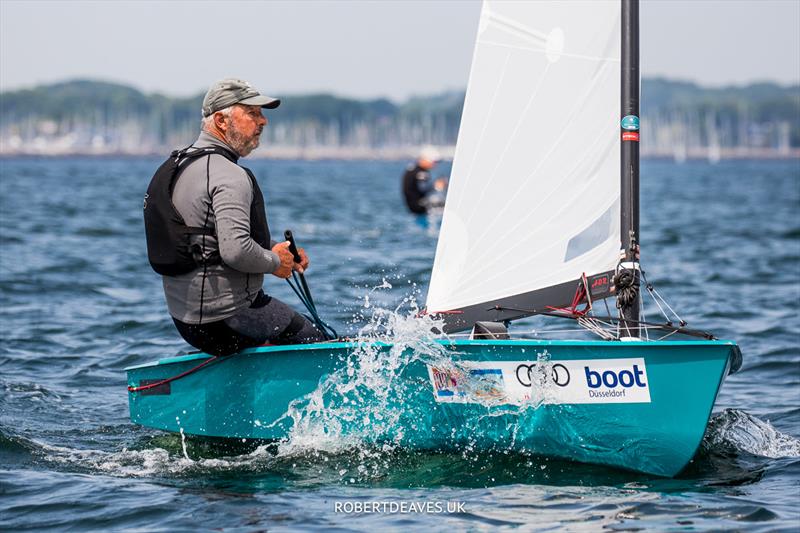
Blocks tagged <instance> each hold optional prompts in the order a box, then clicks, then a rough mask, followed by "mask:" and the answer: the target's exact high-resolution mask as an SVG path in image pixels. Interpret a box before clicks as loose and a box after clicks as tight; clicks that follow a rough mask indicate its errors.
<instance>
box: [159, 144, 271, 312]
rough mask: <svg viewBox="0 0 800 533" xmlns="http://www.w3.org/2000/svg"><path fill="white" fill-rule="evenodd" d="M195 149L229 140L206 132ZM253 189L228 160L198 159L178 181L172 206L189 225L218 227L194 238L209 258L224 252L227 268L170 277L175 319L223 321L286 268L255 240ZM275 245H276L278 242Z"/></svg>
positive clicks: (167, 285) (167, 293)
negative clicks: (210, 233)
mask: <svg viewBox="0 0 800 533" xmlns="http://www.w3.org/2000/svg"><path fill="white" fill-rule="evenodd" d="M194 146H196V147H198V148H205V147H208V146H221V147H223V148H227V149H228V150H231V147H230V146H227V145H226V144H225V143H224V142H223V141H221V140H219V139H217V138H216V137H214V136H212V135H210V134H208V133H205V132H203V133H201V134H200V137H199V138H198V139H197V142H195V143H194ZM252 195H253V186H252V184H251V182H250V177H249V176H248V175H247V173H246V172H245V171H244V169H243V168H241V167H240V166H238V165H236V164H235V163H232V162H231V161H230V160H228V159H227V158H225V157H224V156H221V155H218V154H212V155H210V156H204V157H200V158H198V159H196V160H195V161H193V162H191V163H190V164H189V166H187V167H186V168H185V169H184V170H183V172H182V173H181V174H180V176H179V177H178V181H177V183H176V185H175V189H174V191H173V193H172V203H173V204H174V205H175V208H176V209H177V210H178V213H180V214H181V216H182V217H183V219H184V221H185V222H186V224H187V225H188V226H204V225H205V226H206V227H216V237H214V236H208V235H205V236H204V235H192V236H191V239H192V243H193V244H195V243H197V244H200V246H201V248H202V251H203V252H202V253H203V256H204V257H205V258H208V257H210V256H212V255H215V254H216V253H219V255H220V257H221V258H222V263H221V264H215V265H209V266H207V267H205V268H202V267H201V268H198V269H195V270H194V271H192V272H189V273H188V274H183V275H180V276H164V277H163V280H164V294H165V296H166V299H167V308H168V309H169V313H170V315H172V316H173V317H174V318H176V319H178V320H180V321H181V322H185V323H187V324H199V323H204V324H205V323H208V322H215V321H218V320H223V319H225V318H228V317H230V316H233V315H234V314H236V313H237V312H238V311H239V310H241V309H244V308H246V307H249V306H250V304H251V303H252V301H253V299H254V298H255V296H256V294H258V291H259V290H260V289H261V285H262V283H263V282H264V274H269V273H272V272H274V271H275V269H276V268H278V266H280V259H279V258H278V256H277V255H276V254H275V253H274V252H272V251H270V250H267V249H265V248H262V247H261V246H259V245H258V243H256V242H255V241H254V240H253V239H252V238H251V237H250V203H251V201H252V199H253V196H252ZM273 242H274V241H273Z"/></svg>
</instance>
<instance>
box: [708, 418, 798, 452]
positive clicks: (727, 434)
mask: <svg viewBox="0 0 800 533" xmlns="http://www.w3.org/2000/svg"><path fill="white" fill-rule="evenodd" d="M703 448H704V449H705V450H708V451H711V452H716V453H720V452H722V453H734V454H739V453H741V452H746V453H749V454H752V455H755V456H759V457H767V458H770V459H780V458H784V457H800V440H798V439H796V438H795V437H792V436H791V435H786V434H785V433H781V432H780V431H778V430H777V429H775V428H774V427H773V426H772V424H770V423H769V422H765V421H763V420H760V419H758V418H756V417H754V416H752V415H750V414H748V413H746V412H744V411H740V410H738V409H725V410H724V411H723V412H721V413H718V414H716V415H714V417H713V418H712V419H711V421H710V422H709V424H708V429H707V430H706V434H705V437H704V438H703Z"/></svg>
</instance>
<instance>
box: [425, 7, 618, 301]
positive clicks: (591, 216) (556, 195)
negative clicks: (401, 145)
mask: <svg viewBox="0 0 800 533" xmlns="http://www.w3.org/2000/svg"><path fill="white" fill-rule="evenodd" d="M620 18H621V15H620V5H619V1H618V0H616V1H609V2H606V1H596V0H590V1H563V0H561V1H554V2H548V1H541V0H537V1H535V2H519V1H511V2H502V1H491V2H489V1H487V2H484V5H483V9H482V11H481V17H480V24H479V28H478V37H477V43H476V46H475V52H474V56H473V59H472V69H471V72H470V79H469V85H468V88H467V94H466V100H465V102H464V111H463V115H462V119H461V128H460V130H459V134H458V144H457V146H456V153H455V159H454V161H453V170H452V174H451V178H450V188H449V192H448V197H447V203H446V205H445V211H444V215H443V220H442V228H441V232H440V234H439V243H438V246H437V249H436V259H435V262H434V267H433V272H432V275H431V282H430V287H429V290H428V298H427V308H428V311H429V312H432V313H435V312H440V311H448V310H453V309H458V308H461V307H465V306H469V305H475V304H480V303H484V302H491V301H495V300H497V299H500V298H505V297H509V296H514V295H519V294H523V293H527V292H530V291H535V290H538V289H541V288H545V287H551V286H554V285H557V284H559V283H564V282H567V281H570V280H577V279H579V278H580V277H581V275H582V274H584V273H585V274H587V275H591V274H596V273H600V272H605V271H609V270H613V269H614V267H615V266H616V263H617V257H618V255H619V249H620V235H619V233H620V230H619V226H620V215H619V199H620V144H619V143H620V128H619V121H620V53H621V51H620V50H621V43H620V33H621V28H620Z"/></svg>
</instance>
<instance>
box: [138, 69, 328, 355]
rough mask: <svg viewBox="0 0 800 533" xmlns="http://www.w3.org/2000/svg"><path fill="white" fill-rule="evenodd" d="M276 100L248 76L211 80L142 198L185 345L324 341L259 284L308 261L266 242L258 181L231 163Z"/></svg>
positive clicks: (216, 351) (210, 348)
mask: <svg viewBox="0 0 800 533" xmlns="http://www.w3.org/2000/svg"><path fill="white" fill-rule="evenodd" d="M279 105H280V100H278V99H276V98H271V97H269V96H264V95H262V94H260V93H259V91H257V90H256V89H255V88H254V87H253V86H252V85H251V84H249V83H247V82H246V81H243V80H240V79H235V78H228V79H223V80H220V81H218V82H216V83H214V84H213V85H212V86H211V88H210V89H209V90H208V92H207V93H206V95H205V98H204V99H203V106H202V114H203V122H202V131H201V133H200V136H199V137H198V139H197V141H195V143H194V144H193V145H192V146H190V147H188V148H186V149H184V150H180V151H176V152H173V153H172V155H171V156H170V158H169V159H167V161H165V162H164V164H162V166H161V167H160V168H159V169H158V171H157V172H156V174H155V175H154V176H153V180H152V181H151V183H150V187H149V188H148V191H147V195H146V196H145V209H144V212H145V229H146V233H147V246H148V257H149V259H150V262H151V264H152V266H153V268H154V269H155V270H156V271H157V272H159V273H160V274H162V275H163V285H164V295H165V296H166V300H167V308H168V309H169V313H170V315H171V316H172V319H173V321H174V323H175V326H176V327H177V329H178V331H179V332H180V334H181V336H182V337H183V338H184V339H185V340H186V342H188V343H189V344H191V345H192V346H194V347H195V348H198V349H200V350H203V351H205V352H207V353H210V354H212V355H228V354H232V353H235V352H238V351H240V350H242V349H244V348H247V347H251V346H258V345H261V344H264V343H271V344H295V343H308V342H316V341H322V340H325V336H324V334H323V333H322V332H321V331H320V330H319V329H317V328H316V327H315V326H314V325H313V324H312V323H311V322H310V321H309V320H308V319H306V318H305V317H303V316H302V315H300V314H299V313H297V312H296V311H294V310H293V309H292V308H290V307H289V306H288V305H286V304H285V303H283V302H282V301H280V300H278V299H277V298H274V297H271V296H269V295H267V294H266V293H264V291H263V290H262V283H263V281H264V274H272V275H274V276H276V277H278V278H288V277H289V276H290V275H291V273H292V270H296V271H298V272H299V273H302V272H303V271H304V270H305V269H307V268H308V264H309V261H308V256H307V255H306V253H305V251H304V250H303V249H302V248H301V249H299V250H298V251H299V255H300V257H301V261H300V262H297V263H296V262H295V261H294V259H293V254H292V253H291V252H290V251H289V242H288V241H283V242H277V241H275V240H272V239H271V237H270V231H269V226H268V225H267V217H266V210H265V208H264V197H263V195H262V193H261V189H260V188H259V186H258V182H257V181H256V179H255V177H254V175H253V173H252V172H251V171H250V170H249V169H247V168H245V167H242V166H240V165H239V164H238V162H239V158H241V157H245V156H247V155H248V154H250V153H251V152H252V151H253V150H254V149H255V148H256V147H257V146H258V145H259V138H260V136H261V132H262V131H263V129H264V127H265V126H266V125H267V123H268V121H267V118H266V117H265V116H264V115H263V114H262V111H261V110H262V108H266V109H275V108H276V107H278V106H279Z"/></svg>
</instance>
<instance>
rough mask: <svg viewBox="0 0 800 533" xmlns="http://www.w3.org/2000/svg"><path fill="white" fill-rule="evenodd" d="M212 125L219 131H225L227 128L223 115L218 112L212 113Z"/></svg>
mask: <svg viewBox="0 0 800 533" xmlns="http://www.w3.org/2000/svg"><path fill="white" fill-rule="evenodd" d="M214 126H215V127H216V128H217V129H218V130H219V131H227V130H228V124H227V123H226V122H225V115H223V114H222V113H220V112H216V113H214Z"/></svg>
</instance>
